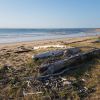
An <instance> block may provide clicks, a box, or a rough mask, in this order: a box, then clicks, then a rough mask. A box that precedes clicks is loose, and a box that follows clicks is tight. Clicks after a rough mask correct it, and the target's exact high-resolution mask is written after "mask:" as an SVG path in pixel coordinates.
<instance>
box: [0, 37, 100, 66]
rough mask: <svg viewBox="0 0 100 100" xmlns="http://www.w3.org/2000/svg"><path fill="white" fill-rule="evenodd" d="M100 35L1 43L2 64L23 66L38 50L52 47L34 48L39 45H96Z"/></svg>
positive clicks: (0, 61) (0, 59)
mask: <svg viewBox="0 0 100 100" xmlns="http://www.w3.org/2000/svg"><path fill="white" fill-rule="evenodd" d="M99 37H100V36H99V35H98V36H89V37H79V38H59V39H51V40H39V41H38V40H37V41H32V42H19V43H9V44H0V65H5V64H10V65H12V66H21V65H23V64H26V63H27V62H28V61H29V60H31V57H32V55H33V54H34V53H37V52H38V53H39V52H41V51H46V50H49V49H50V47H49V49H48V48H45V49H43V48H41V49H38V50H34V48H35V47H36V48H37V47H39V46H52V45H53V46H56V45H62V46H63V45H64V46H66V47H71V46H73V44H75V46H85V45H86V46H88V45H91V46H94V45H93V43H92V42H93V41H95V40H96V39H97V38H99ZM95 46H96V45H95ZM97 47H100V45H97ZM55 48H56V47H55ZM55 48H52V49H55ZM60 49H61V48H60ZM16 52H17V53H16ZM20 52H21V53H20ZM17 60H18V61H17Z"/></svg>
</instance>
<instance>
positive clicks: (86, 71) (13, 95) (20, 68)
mask: <svg viewBox="0 0 100 100" xmlns="http://www.w3.org/2000/svg"><path fill="white" fill-rule="evenodd" d="M97 39H100V38H96V39H95V40H97ZM92 41H93V40H92ZM65 45H66V46H73V47H78V46H94V47H97V48H100V43H92V42H91V41H87V42H85V41H84V42H80V43H73V44H70V45H69V44H68V45H67V44H65ZM55 49H57V48H47V49H41V50H36V51H31V52H28V53H22V54H17V53H13V52H12V51H11V52H9V53H7V54H5V52H3V53H0V55H1V56H0V66H1V67H0V80H2V79H5V78H6V77H7V79H9V80H10V81H9V82H8V83H5V84H4V85H2V84H1V83H0V100H2V99H5V100H8V99H15V100H51V99H53V100H54V98H56V97H55V95H56V96H59V98H60V99H61V100H66V99H69V100H80V99H82V98H81V97H80V96H79V94H78V92H77V91H76V90H75V89H74V88H72V89H70V90H66V88H64V89H62V90H60V91H57V90H56V89H55V91H53V92H45V93H44V94H37V95H28V96H25V97H23V93H22V91H23V88H25V87H26V82H25V81H19V82H18V80H20V79H21V78H23V77H27V76H33V77H36V76H37V73H38V72H37V67H38V66H39V65H40V64H41V63H46V62H48V61H49V60H50V59H52V58H48V59H44V60H39V61H33V60H32V59H31V55H32V54H37V53H40V52H44V51H49V50H55ZM88 50H90V49H89V48H85V49H84V48H82V51H83V52H84V51H88ZM61 58H62V57H59V59H61ZM5 64H8V65H11V67H12V68H15V69H16V70H17V71H16V74H15V73H13V71H12V70H9V71H4V72H2V71H3V70H2V69H3V65H5ZM64 77H65V78H67V79H70V80H73V79H75V80H76V81H77V82H78V80H79V79H85V80H86V83H85V86H87V87H88V88H90V87H93V86H95V87H96V91H95V92H93V93H92V94H89V95H88V96H87V97H86V98H85V99H86V100H99V99H100V57H98V58H96V59H93V60H91V61H88V62H87V63H85V64H81V65H80V68H79V69H77V70H74V71H73V72H70V73H69V74H67V75H65V76H64Z"/></svg>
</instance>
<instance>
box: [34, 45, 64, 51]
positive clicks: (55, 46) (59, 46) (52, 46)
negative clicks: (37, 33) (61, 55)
mask: <svg viewBox="0 0 100 100" xmlns="http://www.w3.org/2000/svg"><path fill="white" fill-rule="evenodd" d="M46 48H66V45H60V44H57V45H44V46H34V50H37V49H46Z"/></svg>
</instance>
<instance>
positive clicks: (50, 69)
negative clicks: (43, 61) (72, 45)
mask: <svg viewBox="0 0 100 100" xmlns="http://www.w3.org/2000/svg"><path fill="white" fill-rule="evenodd" d="M98 55H100V49H94V50H91V51H89V52H86V53H80V54H76V55H74V56H71V57H69V58H68V59H64V60H60V61H57V62H54V63H52V64H48V65H44V66H42V67H43V68H46V70H45V71H44V72H43V75H50V74H54V73H56V72H58V71H60V70H62V69H65V68H69V67H68V66H73V67H74V66H75V65H79V63H82V62H84V61H87V60H89V59H92V58H94V57H96V56H98ZM42 67H40V69H41V68H42Z"/></svg>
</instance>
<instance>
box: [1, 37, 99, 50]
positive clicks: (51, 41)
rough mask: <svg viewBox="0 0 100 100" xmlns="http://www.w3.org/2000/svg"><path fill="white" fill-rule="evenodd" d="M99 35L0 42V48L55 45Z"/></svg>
mask: <svg viewBox="0 0 100 100" xmlns="http://www.w3.org/2000/svg"><path fill="white" fill-rule="evenodd" d="M97 37H100V35H94V36H83V37H70V38H69V37H68V38H66V37H65V38H56V39H44V40H43V39H42V40H33V41H25V42H15V43H0V49H1V48H5V47H16V46H23V45H24V46H37V45H38V46H41V45H48V44H50V45H54V44H55V45H56V44H62V42H66V43H70V42H74V41H82V40H84V39H85V40H86V39H93V38H97Z"/></svg>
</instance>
